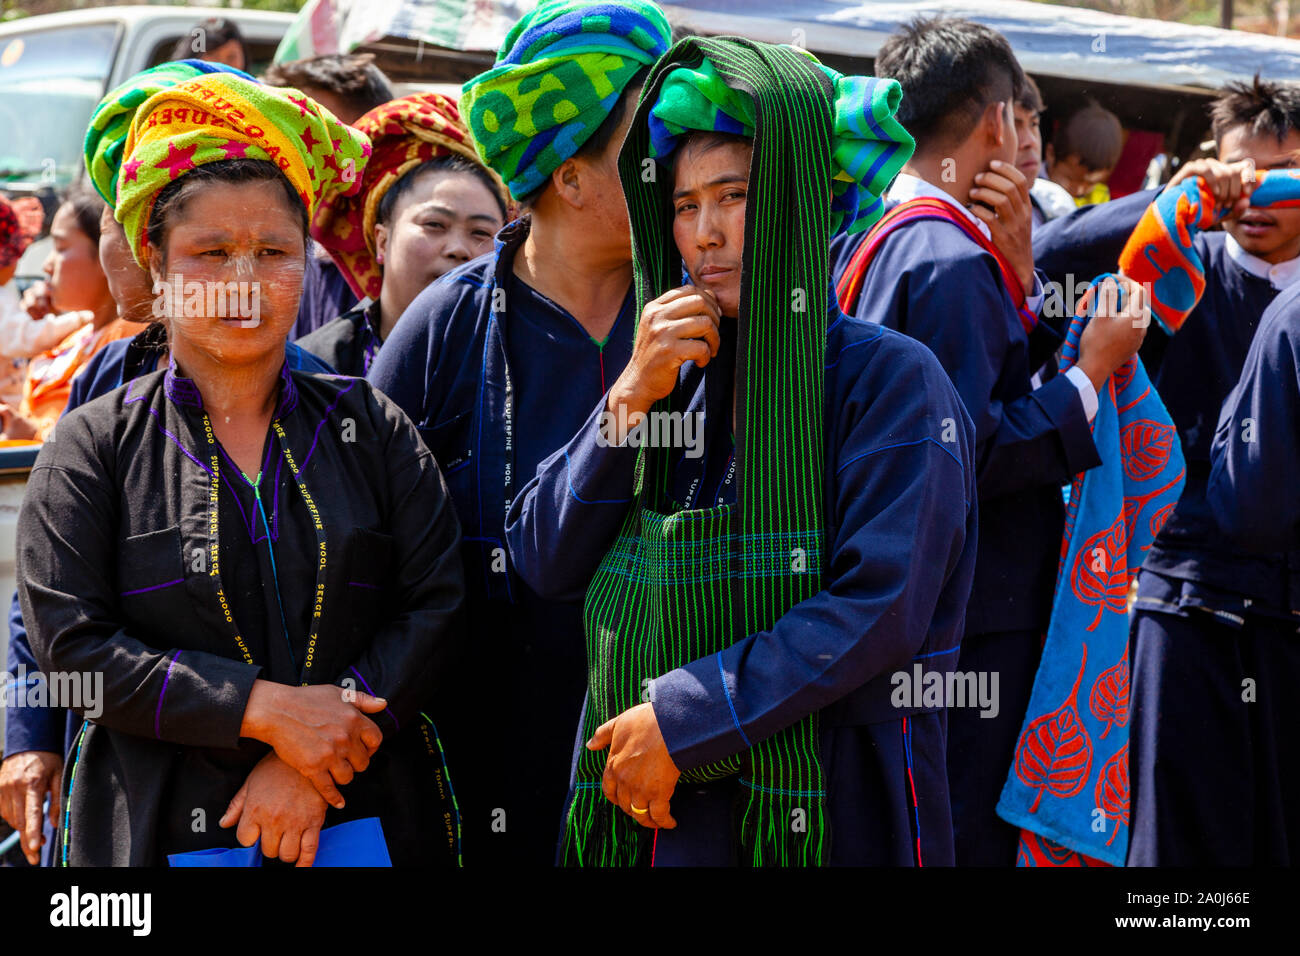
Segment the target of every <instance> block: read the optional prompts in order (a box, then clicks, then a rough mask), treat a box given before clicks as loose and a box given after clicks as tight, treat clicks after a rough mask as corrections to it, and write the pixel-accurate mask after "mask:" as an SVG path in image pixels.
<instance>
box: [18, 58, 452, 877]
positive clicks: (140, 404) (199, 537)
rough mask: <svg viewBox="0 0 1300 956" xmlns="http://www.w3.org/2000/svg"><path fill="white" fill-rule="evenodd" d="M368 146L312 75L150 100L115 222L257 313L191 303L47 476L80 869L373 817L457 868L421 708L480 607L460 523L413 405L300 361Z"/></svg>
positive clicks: (36, 573)
mask: <svg viewBox="0 0 1300 956" xmlns="http://www.w3.org/2000/svg"><path fill="white" fill-rule="evenodd" d="M332 142H333V143H334V144H336V145H334V147H333V148H331V143H332ZM368 152H369V144H368V143H367V141H366V140H365V138H364V137H363V136H361V135H360V134H357V133H356V132H355V131H353V130H350V129H348V128H347V127H344V126H342V125H341V124H339V123H338V122H337V120H335V118H334V117H333V116H332V115H331V114H329V113H328V112H327V111H324V110H323V109H321V108H320V107H319V106H318V105H317V104H315V103H313V102H312V101H310V100H308V99H306V98H304V97H302V96H301V95H299V94H297V93H296V91H293V90H285V91H280V90H271V89H268V88H265V87H261V86H258V85H257V84H255V83H252V82H249V81H247V80H244V79H242V78H240V77H237V76H232V75H226V74H211V75H207V76H203V77H199V78H197V79H195V80H192V81H189V82H185V83H181V84H179V85H178V86H176V87H174V88H171V89H168V90H164V91H161V92H159V93H157V94H155V95H154V96H152V97H150V98H149V100H148V101H147V102H145V103H144V104H143V105H142V106H141V107H140V108H139V112H138V113H137V114H136V116H135V117H134V120H133V122H132V125H131V129H130V134H129V136H128V138H127V141H126V144H125V149H124V154H125V155H126V156H128V157H129V158H128V159H127V160H126V161H125V162H124V164H123V167H122V170H123V174H122V176H121V179H120V181H119V183H118V191H117V199H118V203H117V208H116V218H117V220H118V221H119V222H121V223H122V224H123V226H124V227H125V231H126V235H127V238H128V239H129V241H130V242H131V247H132V251H133V252H134V254H135V257H136V259H137V261H139V262H140V263H141V264H144V265H147V266H148V268H149V270H150V272H151V274H152V276H153V278H154V279H155V280H156V281H157V280H164V279H167V280H170V279H171V278H172V277H174V276H177V275H180V276H183V277H184V281H185V282H187V283H188V282H192V281H197V282H199V283H200V284H201V286H202V287H203V288H205V289H206V290H208V291H209V292H210V293H211V291H212V290H217V292H218V295H217V300H218V301H220V298H221V295H225V296H226V297H227V298H226V301H227V302H228V301H230V300H231V299H234V298H239V299H240V300H241V301H243V302H248V301H249V299H247V298H245V297H244V296H243V295H240V296H235V295H233V289H232V284H235V286H237V287H243V286H245V285H247V286H248V287H250V289H253V290H256V291H257V296H256V298H253V299H252V300H251V301H253V302H256V303H257V308H256V310H255V312H254V313H253V314H247V313H237V314H235V315H233V316H232V315H230V312H229V310H225V311H221V310H220V309H218V310H213V309H211V308H205V309H203V310H200V311H201V312H202V314H198V315H195V314H186V312H189V311H191V310H188V309H180V308H178V304H177V303H175V302H174V303H173V308H172V311H171V314H170V316H169V322H170V327H169V337H170V343H169V344H170V360H169V365H168V367H167V368H165V369H161V370H159V371H156V372H152V373H150V374H146V375H143V376H141V377H140V378H137V379H135V380H133V381H131V382H129V383H128V384H127V385H126V386H124V387H122V388H119V389H117V390H116V391H114V392H112V393H110V394H109V395H106V396H104V397H102V398H100V399H97V400H95V401H93V402H91V403H89V404H88V405H85V406H83V407H82V408H79V409H77V410H76V411H74V412H72V413H71V414H69V415H68V416H67V417H66V418H65V419H64V420H63V421H62V423H61V424H60V428H59V438H60V440H59V441H58V442H56V443H52V444H50V445H49V446H47V447H46V448H45V449H43V450H42V454H41V456H40V457H39V458H38V459H37V462H36V465H35V467H34V468H33V471H32V476H31V480H30V481H29V484H28V489H27V495H26V498H25V500H24V504H23V510H22V512H21V514H20V516H19V524H20V528H21V530H20V532H19V540H20V541H21V542H22V543H21V546H20V548H19V556H18V562H19V579H20V581H21V582H22V585H21V589H20V597H21V599H22V605H23V617H24V619H25V620H26V621H28V622H29V624H30V636H31V643H32V647H33V649H34V651H35V654H36V657H37V660H38V662H39V663H40V664H41V666H42V668H43V669H44V670H46V671H71V672H79V673H96V672H102V673H103V675H104V693H103V696H102V699H101V700H100V701H98V702H97V703H98V705H99V707H100V708H102V713H101V714H99V715H98V716H97V718H96V720H95V722H94V723H90V722H87V723H86V724H84V725H83V727H82V730H81V732H80V734H79V736H78V739H77V741H76V743H75V745H74V746H73V749H72V752H71V754H70V757H69V767H68V769H67V771H66V772H65V781H66V782H65V788H66V796H65V799H64V806H65V816H64V820H63V825H62V826H61V827H60V833H59V841H60V845H59V847H58V848H57V852H58V858H59V859H61V860H62V861H64V862H66V863H69V864H73V865H78V864H80V865H124V864H131V865H156V864H161V863H163V862H165V861H166V860H167V858H168V857H169V856H170V855H173V854H178V853H184V852H187V851H195V850H210V849H215V848H223V847H224V848H233V847H234V846H235V844H236V842H238V843H240V844H242V845H244V846H253V845H255V844H256V843H258V842H259V841H260V843H261V849H262V852H263V854H265V855H266V856H267V857H278V858H280V859H282V860H285V861H297V862H298V863H299V864H300V865H306V864H310V863H311V862H312V860H313V859H314V856H315V853H316V847H317V844H318V841H319V834H320V831H321V828H322V827H323V826H325V825H326V824H331V825H332V824H336V823H342V822H346V821H353V820H357V819H360V818H367V817H378V818H379V821H380V824H381V826H382V831H383V837H384V841H385V843H386V845H387V849H388V852H389V853H390V855H391V857H392V859H393V861H394V862H396V863H414V862H420V863H425V864H428V863H436V862H440V861H450V860H451V859H452V851H453V850H454V846H455V832H454V815H453V813H451V812H448V813H447V814H446V815H445V816H444V813H443V812H441V811H442V802H443V799H444V798H443V797H442V796H441V794H442V793H443V792H445V791H446V789H447V788H446V787H445V786H444V779H443V778H442V777H441V774H442V773H443V768H442V767H441V764H440V759H439V758H438V756H437V748H436V737H435V736H434V734H432V733H431V732H429V730H428V729H427V728H426V727H423V726H422V725H421V723H420V708H421V706H422V705H423V704H424V702H425V701H426V700H427V698H428V696H429V695H430V693H431V692H432V690H433V686H434V680H435V678H436V677H437V676H438V675H439V674H440V672H441V671H442V670H443V666H442V665H443V663H444V661H445V659H446V656H447V654H448V652H449V650H450V644H451V641H452V635H453V631H452V625H451V620H452V617H453V616H454V614H455V611H456V609H457V607H458V605H459V603H460V600H461V592H462V576H461V568H460V561H459V556H458V552H457V547H458V527H457V523H456V518H455V515H454V513H453V512H452V510H451V509H450V508H449V507H448V506H447V501H446V492H445V489H444V487H443V484H442V480H441V476H440V475H439V473H438V469H437V466H436V465H435V463H434V461H433V458H432V456H431V455H430V453H429V452H428V450H427V449H426V448H425V447H424V446H423V444H422V443H421V442H420V439H419V437H418V435H417V434H416V432H415V429H414V428H413V426H411V424H410V423H409V421H407V420H406V418H405V417H404V416H403V415H402V414H401V412H400V411H398V410H397V409H396V408H395V407H394V406H393V405H392V404H391V403H390V402H388V401H387V400H386V399H384V398H383V396H381V395H379V394H378V393H375V392H374V391H372V390H371V389H370V388H369V387H367V386H366V385H365V383H364V382H359V381H356V380H353V379H344V378H334V377H324V376H314V375H310V374H305V373H302V372H297V371H291V370H290V369H289V368H288V367H287V364H286V360H285V337H286V335H287V333H288V330H289V328H290V327H291V326H292V324H293V322H294V318H295V316H296V312H297V306H298V297H299V294H300V289H301V281H302V271H303V256H304V250H305V242H306V232H307V221H308V217H309V215H310V212H311V210H312V209H313V208H314V207H315V205H316V204H317V202H319V201H320V200H321V198H322V197H324V196H327V195H329V194H330V193H331V192H333V191H340V190H341V191H346V190H348V189H353V188H355V179H354V180H352V181H349V180H348V179H347V178H346V177H342V176H341V175H340V170H341V169H342V168H344V167H346V166H348V164H349V163H350V164H351V167H352V168H355V169H360V168H362V167H363V166H364V163H365V160H366V156H367V154H368ZM327 160H331V161H330V162H327ZM335 161H337V162H335ZM209 298H210V299H211V296H209ZM372 695H382V696H372ZM331 807H332V808H333V809H331ZM200 810H201V811H202V816H203V819H204V820H205V821H206V823H207V825H206V827H195V826H194V821H195V819H196V816H195V814H196V811H200ZM450 810H451V808H450V807H449V808H448V811H450ZM445 821H451V822H450V823H447V822H445ZM218 822H220V823H221V825H222V828H219V827H218V826H217V825H216V824H217V823H218ZM235 827H237V829H234V828H235ZM223 828H224V829H223Z"/></svg>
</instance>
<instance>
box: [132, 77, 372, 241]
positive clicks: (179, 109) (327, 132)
mask: <svg viewBox="0 0 1300 956" xmlns="http://www.w3.org/2000/svg"><path fill="white" fill-rule="evenodd" d="M123 154H124V155H125V156H126V159H125V160H124V161H123V163H122V169H121V173H120V175H119V177H118V182H117V208H116V217H117V221H118V222H120V223H121V224H122V225H123V227H124V228H125V229H126V236H127V240H128V241H129V242H130V243H131V251H132V253H134V255H135V258H136V261H137V262H140V263H141V264H143V263H144V247H145V246H146V245H147V242H148V239H147V237H146V227H147V225H148V222H149V214H150V212H151V210H152V209H153V204H154V201H155V200H156V199H157V198H158V194H159V193H160V192H162V190H163V189H164V188H166V187H167V185H168V184H169V183H171V182H172V181H173V180H175V179H176V178H177V177H179V176H182V175H184V174H185V173H186V172H188V171H190V170H192V169H195V168H197V167H199V166H203V165H205V164H207V163H215V162H220V161H222V160H227V159H260V160H266V161H268V162H271V163H274V164H275V165H276V167H277V168H279V170H280V171H281V172H282V173H283V174H284V176H285V178H287V179H288V180H289V182H290V184H291V185H292V186H293V188H294V191H295V192H296V193H297V194H298V198H299V199H300V200H301V201H302V204H303V205H304V206H305V207H306V209H307V215H308V218H309V219H310V218H311V217H312V216H313V215H314V213H315V211H316V208H317V206H318V205H319V204H320V203H322V202H329V201H332V200H333V198H334V197H336V196H338V195H348V194H351V193H355V192H357V191H358V190H359V189H360V188H361V178H362V175H363V173H364V172H365V165H366V161H367V159H369V157H370V141H369V140H368V139H366V137H365V135H364V134H363V133H360V132H358V131H357V130H355V129H353V128H352V127H350V126H346V125H344V124H343V123H342V122H340V121H339V120H338V119H337V118H336V117H335V116H334V114H333V113H331V112H330V111H329V110H327V109H325V108H324V107H323V106H321V105H320V104H319V103H317V102H315V101H314V100H312V99H310V98H309V97H307V96H306V95H304V94H303V93H300V92H299V91H297V90H294V89H289V88H285V89H277V88H274V87H269V86H263V85H261V84H259V83H257V82H255V81H252V80H247V79H244V78H243V77H240V76H236V75H234V74H231V73H208V74H205V75H204V76H200V77H197V78H195V79H193V80H187V81H185V82H183V83H179V84H177V85H176V86H173V87H170V88H168V89H164V90H160V91H159V92H157V93H155V94H154V95H153V96H151V97H149V99H148V100H146V101H145V102H144V103H142V104H141V105H140V107H139V109H138V110H137V111H136V114H135V116H134V118H133V119H132V121H131V128H130V131H129V132H128V133H127V138H126V144H125V146H124V148H123Z"/></svg>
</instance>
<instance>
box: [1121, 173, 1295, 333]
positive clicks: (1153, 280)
mask: <svg viewBox="0 0 1300 956" xmlns="http://www.w3.org/2000/svg"><path fill="white" fill-rule="evenodd" d="M1256 181H1257V183H1258V185H1257V186H1256V187H1255V191H1254V192H1252V193H1251V194H1250V204H1251V206H1254V207H1258V208H1285V207H1294V206H1300V170H1296V169H1271V170H1266V171H1264V172H1260V173H1258V174H1256ZM1227 212H1228V210H1226V209H1223V208H1219V207H1217V206H1216V204H1215V201H1214V196H1213V194H1211V193H1210V190H1209V188H1208V187H1207V186H1206V184H1205V180H1203V179H1201V177H1199V176H1190V177H1188V178H1187V179H1185V180H1183V181H1182V182H1181V183H1178V184H1176V185H1174V186H1171V187H1169V188H1167V189H1165V190H1164V191H1163V192H1162V193H1161V194H1160V195H1159V196H1157V197H1156V199H1155V202H1153V203H1152V204H1151V205H1150V206H1148V207H1147V210H1146V212H1145V213H1143V214H1142V218H1141V219H1140V220H1139V221H1138V224H1137V228H1136V229H1134V230H1133V235H1131V236H1130V237H1129V240H1128V243H1127V244H1126V245H1125V246H1124V251H1123V252H1122V253H1120V257H1119V267H1120V271H1121V272H1123V273H1124V274H1125V275H1126V276H1128V277H1129V278H1130V279H1136V280H1137V281H1138V282H1141V283H1143V284H1144V285H1149V287H1150V289H1151V314H1152V315H1154V316H1155V317H1156V320H1157V321H1159V323H1160V324H1161V325H1162V326H1163V327H1164V329H1165V331H1166V332H1168V333H1170V334H1171V335H1172V334H1173V333H1174V332H1177V331H1178V330H1179V329H1180V328H1181V327H1182V325H1183V322H1185V321H1186V320H1187V316H1188V315H1190V314H1191V312H1192V310H1193V309H1194V308H1196V303H1197V302H1199V301H1200V298H1201V293H1202V292H1204V291H1205V264H1204V263H1202V262H1201V257H1200V256H1199V255H1198V254H1197V252H1196V245H1195V242H1194V240H1195V238H1196V235H1197V233H1199V232H1202V231H1204V230H1206V229H1209V228H1210V227H1211V226H1213V225H1215V224H1216V223H1218V222H1219V221H1220V220H1222V219H1223V218H1224V216H1225V215H1226V214H1227Z"/></svg>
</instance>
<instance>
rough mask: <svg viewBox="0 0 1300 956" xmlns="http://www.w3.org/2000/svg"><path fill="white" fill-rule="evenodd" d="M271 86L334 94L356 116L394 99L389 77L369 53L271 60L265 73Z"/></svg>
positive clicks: (264, 79)
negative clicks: (288, 60)
mask: <svg viewBox="0 0 1300 956" xmlns="http://www.w3.org/2000/svg"><path fill="white" fill-rule="evenodd" d="M262 80H263V81H264V82H265V83H266V84H267V85H268V86H292V87H294V88H295V89H299V90H302V89H317V90H324V91H325V92H327V93H333V94H334V95H335V96H337V97H339V98H340V99H342V100H343V101H344V102H345V103H347V104H348V106H350V107H351V108H352V109H353V110H355V111H356V112H357V115H363V114H365V113H369V112H370V111H371V110H373V109H374V108H375V107H376V106H383V105H384V104H385V103H387V102H388V101H389V100H391V99H392V98H393V88H392V86H390V85H389V83H388V77H386V76H384V73H383V71H382V70H380V69H379V67H377V66H375V58H374V56H373V55H372V54H370V53H329V54H326V55H325V56H314V57H311V58H309V59H306V60H293V61H291V62H289V63H272V64H271V65H270V66H269V67H267V69H266V73H265V74H263V76H262Z"/></svg>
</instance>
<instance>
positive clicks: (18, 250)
mask: <svg viewBox="0 0 1300 956" xmlns="http://www.w3.org/2000/svg"><path fill="white" fill-rule="evenodd" d="M44 223H45V212H44V210H42V208H41V203H40V200H38V199H36V198H34V197H30V196H29V197H24V198H22V199H13V200H10V199H6V198H4V197H3V196H0V402H4V403H6V404H10V405H17V404H18V402H19V401H21V400H22V395H23V379H24V378H25V377H26V369H27V360H28V359H29V358H31V357H32V356H33V355H39V354H40V353H41V352H44V351H45V350H46V349H48V348H52V347H53V346H55V345H58V344H59V343H60V342H62V341H63V340H64V339H65V338H67V337H68V336H69V335H70V334H72V333H73V332H75V331H76V330H77V329H79V328H80V327H81V326H83V325H85V324H86V322H87V321H88V320H89V318H90V317H89V314H87V313H81V312H69V313H67V314H65V315H50V316H48V317H46V313H47V312H49V311H50V307H49V302H48V297H47V296H46V295H45V294H44V285H45V284H44V283H37V284H36V286H34V287H33V288H32V289H30V290H28V291H29V294H28V295H27V296H25V297H23V298H22V299H20V298H19V295H18V287H17V285H16V284H15V283H14V281H13V279H14V274H15V273H16V272H17V270H18V260H19V259H20V258H22V254H23V252H24V251H25V250H26V249H27V247H28V246H29V245H31V243H32V240H34V239H35V238H36V237H37V236H39V235H40V233H41V227H42V226H43V225H44Z"/></svg>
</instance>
